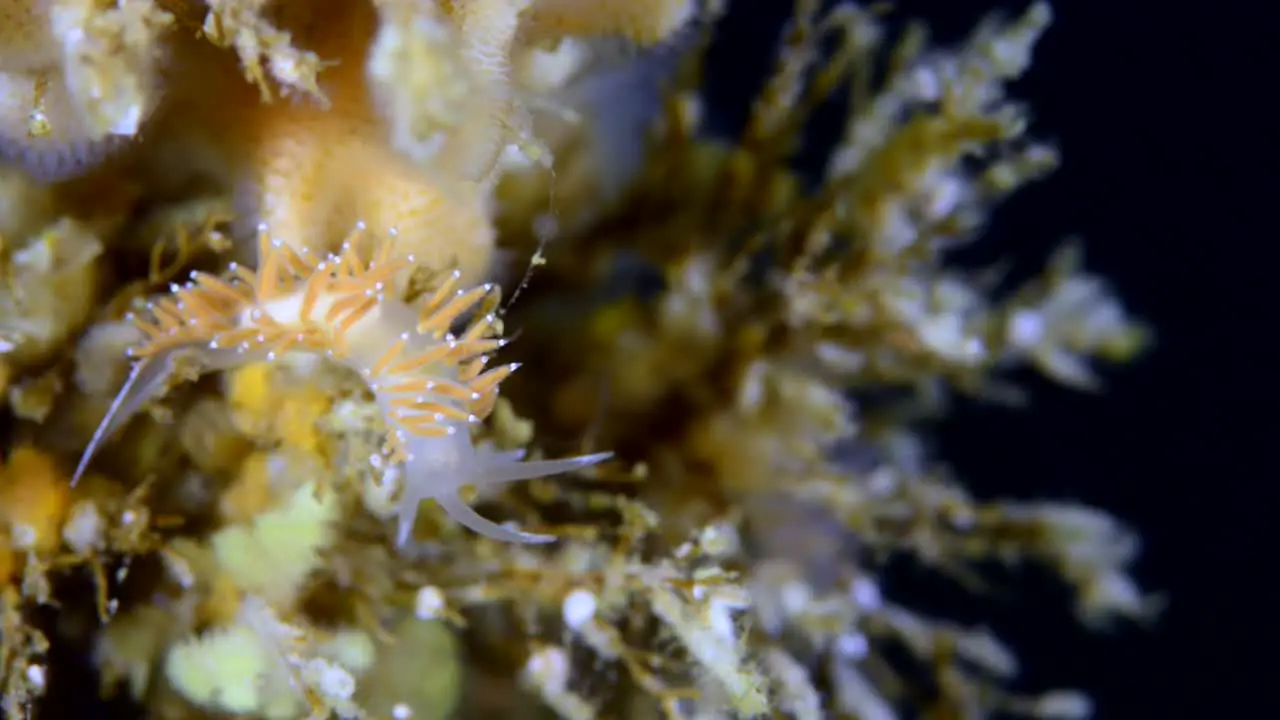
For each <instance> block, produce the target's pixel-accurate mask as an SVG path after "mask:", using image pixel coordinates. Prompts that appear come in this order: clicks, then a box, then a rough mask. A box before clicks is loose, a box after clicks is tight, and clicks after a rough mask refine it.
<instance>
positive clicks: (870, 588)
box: [849, 575, 884, 612]
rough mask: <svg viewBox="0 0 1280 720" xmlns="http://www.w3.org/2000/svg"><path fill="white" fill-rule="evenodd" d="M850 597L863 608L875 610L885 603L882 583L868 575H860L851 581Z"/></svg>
mask: <svg viewBox="0 0 1280 720" xmlns="http://www.w3.org/2000/svg"><path fill="white" fill-rule="evenodd" d="M849 597H850V598H851V599H852V600H853V602H854V603H855V604H857V606H858V607H859V608H861V609H862V610H865V611H868V612H874V611H876V610H879V609H880V607H881V605H882V604H883V603H884V597H883V596H882V595H881V593H880V584H879V583H877V582H876V581H875V580H874V579H873V578H871V577H868V576H866V575H859V576H858V577H856V578H854V579H853V581H852V582H850V583H849Z"/></svg>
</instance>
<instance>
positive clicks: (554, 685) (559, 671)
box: [524, 646, 569, 691]
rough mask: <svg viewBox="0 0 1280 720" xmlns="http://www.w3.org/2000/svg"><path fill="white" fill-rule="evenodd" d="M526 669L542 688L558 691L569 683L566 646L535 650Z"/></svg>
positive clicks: (526, 663) (526, 664) (527, 662)
mask: <svg viewBox="0 0 1280 720" xmlns="http://www.w3.org/2000/svg"><path fill="white" fill-rule="evenodd" d="M524 669H525V672H526V673H528V675H529V676H530V677H531V678H532V679H533V680H534V682H535V684H536V685H537V686H538V687H540V688H544V689H546V690H549V691H558V690H563V689H564V688H565V687H566V686H567V685H568V684H569V654H568V653H567V652H565V650H564V648H560V647H554V646H551V647H546V648H543V649H541V650H539V651H537V652H535V653H534V654H532V655H530V656H529V659H528V660H527V661H526V662H525V666H524Z"/></svg>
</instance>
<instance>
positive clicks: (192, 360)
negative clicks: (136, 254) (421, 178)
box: [72, 226, 611, 545]
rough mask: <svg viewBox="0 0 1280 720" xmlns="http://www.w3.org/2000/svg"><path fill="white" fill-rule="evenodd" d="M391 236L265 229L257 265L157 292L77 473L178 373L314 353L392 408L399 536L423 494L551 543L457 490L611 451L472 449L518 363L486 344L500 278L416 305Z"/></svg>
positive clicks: (492, 530)
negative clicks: (527, 455) (335, 238)
mask: <svg viewBox="0 0 1280 720" xmlns="http://www.w3.org/2000/svg"><path fill="white" fill-rule="evenodd" d="M393 242H394V236H390V237H385V238H382V239H380V240H374V241H372V242H370V238H369V237H368V233H367V232H365V230H364V228H363V227H362V226H361V227H357V229H356V230H355V231H354V232H353V233H351V234H350V235H348V237H347V239H346V240H345V241H344V242H343V244H342V249H341V250H340V251H339V252H338V253H336V254H330V255H327V256H325V257H323V258H320V257H318V256H311V255H310V254H309V253H307V252H305V251H298V250H295V249H293V248H292V247H291V246H289V245H288V244H286V243H284V242H282V241H280V240H278V239H274V238H273V237H272V236H271V234H270V233H269V232H268V230H267V229H266V228H265V227H263V228H260V229H259V239H258V244H259V251H258V256H259V258H260V259H261V261H260V265H259V268H258V269H257V270H256V271H254V270H250V269H249V268H246V267H243V266H240V265H236V264H232V265H231V267H230V268H229V270H228V272H227V273H225V274H224V275H222V276H217V275H212V274H208V273H200V272H196V273H193V274H192V276H191V279H190V281H189V282H187V283H186V284H184V285H180V286H179V285H175V286H173V287H171V293H170V294H168V295H165V296H162V297H160V298H158V299H155V300H152V301H151V302H150V303H149V304H148V305H147V309H146V312H144V313H140V314H137V315H135V316H133V317H132V321H133V323H134V324H135V325H136V327H137V328H138V330H139V331H140V332H141V334H142V336H143V339H142V341H141V342H140V343H139V344H138V345H137V346H135V347H134V348H132V350H131V354H132V355H133V357H134V358H135V364H134V367H133V370H132V371H131V373H130V375H129V377H128V379H127V380H126V381H125V384H124V386H123V388H122V389H121V390H120V392H119V393H118V394H117V396H116V398H115V399H114V400H113V402H112V404H111V407H110V408H109V409H108V411H107V414H106V416H105V417H104V418H103V420H102V423H101V424H100V425H99V427H98V429H97V431H96V432H95V433H94V435H93V438H92V440H91V441H90V443H89V445H88V447H87V448H86V450H85V452H84V455H83V457H82V458H81V461H80V464H79V467H77V469H76V473H75V476H74V477H73V479H72V482H73V483H74V482H75V481H76V480H78V479H79V477H80V476H81V474H83V472H84V471H85V469H86V468H87V466H88V464H89V462H90V460H91V459H92V458H93V456H94V454H95V453H96V452H97V450H98V449H99V448H100V447H101V446H102V443H103V442H104V441H105V440H106V439H107V438H108V437H110V436H111V434H112V433H114V432H115V431H116V430H118V429H119V428H120V427H122V426H123V425H124V424H125V423H126V422H127V421H128V419H129V418H130V417H132V416H133V415H134V414H136V413H137V412H138V411H139V410H140V409H141V408H142V407H143V406H144V405H145V404H146V403H148V402H149V401H151V400H154V399H156V398H157V397H158V396H159V395H161V394H162V393H163V392H164V391H165V389H166V388H167V387H168V386H169V384H170V382H172V381H173V379H174V378H175V377H178V376H181V375H185V374H188V373H191V372H195V373H201V372H209V371H217V370H225V369H228V368H231V367H235V366H237V365H241V364H243V363H247V362H254V361H264V360H268V361H269V360H274V359H276V358H278V357H281V356H283V355H284V354H285V353H292V352H305V353H315V354H319V355H322V356H324V357H327V358H329V359H331V360H333V361H335V362H339V363H342V364H343V365H345V366H347V367H349V368H351V369H353V370H355V371H356V372H358V373H359V374H360V375H361V377H362V378H363V379H364V381H365V382H366V383H367V384H368V387H369V389H370V391H371V392H372V393H373V395H374V397H375V399H376V402H377V405H378V407H379V409H380V410H381V411H382V414H383V417H384V420H385V423H386V427H387V433H388V434H387V443H386V446H385V447H384V448H383V452H382V453H381V454H380V455H378V456H376V457H377V459H376V460H375V459H373V458H371V461H372V462H377V463H382V462H385V461H387V460H390V461H391V462H394V463H398V464H399V465H400V466H401V467H402V469H403V472H402V473H401V476H402V478H403V480H402V487H401V492H400V499H399V502H398V506H397V519H398V529H397V543H398V544H400V545H404V544H405V543H406V542H407V541H408V540H409V537H410V535H411V532H412V529H413V524H414V520H415V518H416V515H417V510H418V506H419V504H420V503H421V502H422V501H423V500H427V499H432V500H435V501H436V502H438V503H439V504H440V506H441V507H442V508H443V509H444V510H445V512H446V513H447V514H448V515H449V516H450V517H451V518H452V519H454V520H455V521H457V522H459V523H461V524H462V525H464V526H466V527H468V528H470V529H472V530H474V531H475V532H478V533H480V534H483V535H486V536H488V537H491V538H494V539H499V540H505V541H511V542H522V543H541V542H549V541H552V540H554V539H555V538H554V537H553V536H549V535H539V534H534V533H527V532H521V531H519V530H513V529H511V528H508V527H505V526H503V525H499V524H497V523H495V522H492V521H490V520H488V519H486V518H484V517H482V516H481V515H480V514H479V513H477V512H476V511H475V510H473V509H472V508H471V507H470V506H469V505H467V504H466V503H465V502H464V501H463V500H462V499H461V498H460V497H459V496H458V491H459V490H460V489H461V488H463V487H464V486H467V485H473V486H476V487H477V488H479V487H486V486H492V485H496V484H501V483H507V482H515V481H519V480H528V479H533V478H539V477H546V476H550V475H556V474H559V473H564V472H570V471H573V470H578V469H581V468H585V467H587V466H590V465H593V464H595V463H598V462H600V461H602V460H605V459H607V458H608V457H610V455H611V453H595V454H590V455H581V456H576V457H570V458H564V459H559V460H539V461H525V460H524V459H523V453H522V452H516V451H507V452H494V451H490V450H487V449H484V448H478V447H476V446H475V445H474V444H473V441H472V438H471V432H470V429H471V426H472V425H473V424H475V423H478V422H480V421H481V420H482V419H483V418H485V417H486V416H487V415H488V414H489V413H490V411H491V410H492V409H493V406H494V403H495V401H496V400H497V396H498V384H499V383H500V382H501V381H502V380H503V379H505V378H506V377H507V376H509V375H510V374H511V373H512V372H513V371H514V370H515V369H516V366H515V365H514V364H507V365H501V366H497V367H493V368H488V369H486V365H487V363H488V360H489V354H490V353H492V352H494V351H496V350H497V349H499V348H500V347H502V345H503V343H504V340H503V339H502V338H501V336H500V333H499V332H498V329H497V327H496V326H497V318H496V315H495V313H494V311H495V309H496V308H497V305H498V294H497V288H496V287H495V286H493V285H490V284H486V285H479V286H476V287H459V285H460V283H459V279H460V275H459V274H458V273H456V272H455V273H453V274H452V275H450V276H448V277H446V279H445V281H444V282H443V284H441V285H440V287H438V288H437V289H435V290H434V291H433V292H431V293H429V294H428V295H426V296H424V297H425V299H422V300H420V301H419V302H418V307H416V308H415V307H414V306H413V305H411V304H409V303H406V302H405V301H404V300H403V299H402V298H401V297H400V295H399V293H398V292H397V289H396V280H395V278H396V277H397V276H403V274H406V271H407V270H409V269H411V268H412V266H413V265H414V260H413V258H412V257H405V256H403V255H398V254H396V253H394V251H393V247H392V246H393ZM364 251H367V252H364Z"/></svg>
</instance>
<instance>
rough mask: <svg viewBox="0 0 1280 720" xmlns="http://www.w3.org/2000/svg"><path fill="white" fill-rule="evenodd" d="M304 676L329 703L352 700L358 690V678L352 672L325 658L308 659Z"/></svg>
mask: <svg viewBox="0 0 1280 720" xmlns="http://www.w3.org/2000/svg"><path fill="white" fill-rule="evenodd" d="M302 677H303V679H304V680H305V682H306V683H307V684H308V685H310V686H311V687H313V688H315V689H316V691H317V692H319V693H320V695H321V697H323V698H324V699H325V701H326V704H329V705H336V704H338V703H339V702H342V701H346V700H350V699H351V697H352V696H353V695H355V692H356V679H355V678H354V677H352V675H351V673H350V672H348V671H347V669H346V668H344V667H342V666H340V665H337V664H335V663H332V662H330V661H328V660H325V659H324V658H312V659H311V660H308V661H307V663H306V664H305V665H304V666H303V669H302Z"/></svg>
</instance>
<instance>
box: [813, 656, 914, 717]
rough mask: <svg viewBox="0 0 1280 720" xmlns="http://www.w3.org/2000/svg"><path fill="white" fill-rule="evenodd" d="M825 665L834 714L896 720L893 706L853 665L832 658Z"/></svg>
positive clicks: (896, 714) (836, 657) (840, 659)
mask: <svg viewBox="0 0 1280 720" xmlns="http://www.w3.org/2000/svg"><path fill="white" fill-rule="evenodd" d="M829 665H830V667H831V678H832V685H834V686H835V687H834V691H835V692H834V697H835V706H836V709H837V710H838V711H840V712H841V713H843V714H847V715H849V716H850V717H856V718H858V719H859V720H898V713H897V712H896V711H894V709H893V706H892V705H890V704H889V701H888V700H886V699H885V697H884V696H883V695H881V694H880V691H879V690H877V689H876V687H875V685H874V684H872V682H871V680H869V679H868V678H867V676H866V675H864V674H863V673H862V671H861V670H859V669H858V667H857V666H856V665H855V664H854V663H851V662H848V661H847V660H845V659H843V658H841V657H840V656H839V655H834V654H833V655H832V656H831V659H830V661H829Z"/></svg>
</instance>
